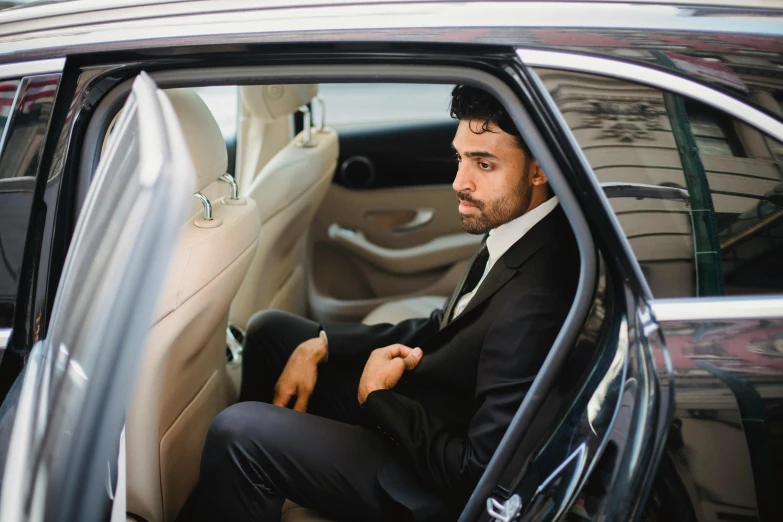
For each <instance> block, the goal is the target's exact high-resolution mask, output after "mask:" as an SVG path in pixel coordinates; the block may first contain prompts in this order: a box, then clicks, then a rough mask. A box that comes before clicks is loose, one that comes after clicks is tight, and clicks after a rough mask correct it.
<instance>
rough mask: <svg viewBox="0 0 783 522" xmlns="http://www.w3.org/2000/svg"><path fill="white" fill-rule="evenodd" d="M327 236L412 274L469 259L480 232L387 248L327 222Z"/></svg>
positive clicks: (385, 265)
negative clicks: (414, 244)
mask: <svg viewBox="0 0 783 522" xmlns="http://www.w3.org/2000/svg"><path fill="white" fill-rule="evenodd" d="M329 238H330V239H332V241H334V242H335V243H337V244H339V245H340V246H342V247H344V248H346V249H348V250H349V251H351V252H353V253H354V254H356V255H358V256H359V257H361V258H362V259H364V260H365V261H367V262H368V263H371V264H373V265H375V266H377V267H378V268H382V269H384V270H386V271H387V272H391V273H394V274H415V273H417V272H425V271H427V270H432V269H434V268H440V267H443V266H448V265H453V264H454V263H457V262H458V261H462V260H465V259H468V258H469V257H470V256H471V255H473V253H474V252H475V251H476V249H477V248H478V247H479V246H480V245H481V236H480V235H471V234H449V235H446V236H441V237H438V238H435V239H433V240H432V241H429V242H427V243H424V244H422V245H416V246H414V247H410V248H386V247H382V246H378V245H376V244H375V243H372V242H370V241H369V240H368V239H367V238H366V237H365V236H364V234H363V233H362V232H357V231H354V230H349V229H347V228H343V227H341V226H340V225H338V224H337V223H332V224H331V225H330V226H329Z"/></svg>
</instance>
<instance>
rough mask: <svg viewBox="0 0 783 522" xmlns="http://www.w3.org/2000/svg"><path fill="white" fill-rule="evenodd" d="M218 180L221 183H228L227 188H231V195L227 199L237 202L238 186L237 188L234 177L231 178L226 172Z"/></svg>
mask: <svg viewBox="0 0 783 522" xmlns="http://www.w3.org/2000/svg"><path fill="white" fill-rule="evenodd" d="M220 179H221V180H222V181H225V182H226V183H228V184H229V186H230V187H231V195H230V196H229V199H232V200H234V201H236V200H238V199H239V186H237V182H236V180H235V179H234V176H232V175H231V174H229V173H228V172H226V173H225V174H223V175H222V176H220Z"/></svg>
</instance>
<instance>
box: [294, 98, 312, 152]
mask: <svg viewBox="0 0 783 522" xmlns="http://www.w3.org/2000/svg"><path fill="white" fill-rule="evenodd" d="M299 111H300V112H301V113H302V114H303V115H304V123H303V125H302V127H303V129H302V141H298V142H297V143H296V146H297V147H314V146H315V143H313V129H312V127H313V120H312V118H313V115H312V114H310V107H308V106H307V105H302V106H301V107H299Z"/></svg>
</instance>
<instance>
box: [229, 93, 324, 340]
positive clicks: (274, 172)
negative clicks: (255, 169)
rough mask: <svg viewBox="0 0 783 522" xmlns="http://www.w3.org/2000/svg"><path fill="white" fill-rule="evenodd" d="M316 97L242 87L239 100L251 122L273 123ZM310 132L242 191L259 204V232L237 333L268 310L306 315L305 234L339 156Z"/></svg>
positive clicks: (234, 313)
mask: <svg viewBox="0 0 783 522" xmlns="http://www.w3.org/2000/svg"><path fill="white" fill-rule="evenodd" d="M316 92H317V86H315V85H262V86H252V87H241V95H240V96H241V98H242V100H243V103H244V104H245V105H246V106H247V107H248V108H249V109H250V111H251V112H252V113H253V115H254V117H255V118H260V119H263V120H266V121H273V120H274V119H279V118H287V117H288V116H289V115H291V114H293V113H295V112H296V111H297V110H299V107H300V106H302V105H304V104H307V103H308V102H309V101H310V99H311V98H312V97H313V96H314V95H315V94H316ZM306 116H307V115H306ZM307 120H308V118H307V117H306V118H305V121H307ZM310 130H311V132H310V133H309V134H310V139H309V141H308V142H306V143H305V141H306V138H305V135H306V134H307V132H306V130H305V131H302V132H301V133H299V134H298V135H297V136H296V137H294V140H293V141H291V142H290V143H289V144H288V145H286V146H285V147H283V148H282V150H280V151H279V152H278V153H277V154H275V155H274V156H273V157H272V159H271V160H269V162H268V163H267V164H266V165H265V166H264V168H263V169H261V171H260V172H259V173H258V174H257V175H256V176H255V179H254V180H253V182H252V184H251V185H250V187H249V189H248V190H247V191H246V194H247V196H248V197H250V198H253V199H255V200H256V201H257V202H258V211H259V213H260V217H261V224H262V226H261V235H260V237H259V240H258V251H257V253H256V257H255V259H253V263H252V264H251V266H250V270H248V273H247V277H246V278H245V281H244V282H243V283H242V287H241V288H240V289H239V293H238V294H237V297H236V299H234V303H233V304H232V305H231V323H232V324H235V325H237V326H239V327H241V328H245V327H246V326H247V321H248V319H249V318H250V316H251V315H253V314H254V313H255V312H257V311H259V310H263V309H266V308H276V309H280V310H286V311H289V312H292V313H297V314H304V313H305V269H304V266H305V263H304V261H305V245H306V241H305V232H306V231H307V229H308V228H309V226H310V222H311V221H312V219H313V216H314V215H315V212H316V210H318V207H319V206H320V204H321V202H322V201H323V198H324V196H326V192H327V191H328V189H329V185H330V184H331V181H332V177H333V176H334V171H335V169H336V167H337V156H338V153H339V147H338V143H337V133H336V132H334V131H333V130H331V129H327V128H325V127H322V128H320V129H316V128H313V129H310Z"/></svg>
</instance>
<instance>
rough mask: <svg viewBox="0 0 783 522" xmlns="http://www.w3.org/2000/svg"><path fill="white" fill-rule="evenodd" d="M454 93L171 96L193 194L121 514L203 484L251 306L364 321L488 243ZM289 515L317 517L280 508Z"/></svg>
mask: <svg viewBox="0 0 783 522" xmlns="http://www.w3.org/2000/svg"><path fill="white" fill-rule="evenodd" d="M452 87H453V84H427V85H424V84H414V83H410V84H392V83H388V84H384V83H334V84H322V85H317V84H263V85H241V86H239V85H233V86H218V87H192V88H190V87H188V88H171V89H167V90H165V93H166V94H167V96H168V98H169V99H170V100H171V103H172V105H173V107H174V110H175V112H176V114H177V117H178V119H179V122H180V124H181V127H182V130H183V132H184V135H185V138H186V141H187V145H188V148H189V150H190V153H191V157H192V160H193V163H194V166H195V169H196V174H197V179H198V181H197V193H196V194H194V195H193V196H194V198H193V200H192V207H191V209H190V210H191V211H190V214H189V217H188V219H187V221H186V222H185V223H183V225H182V228H181V233H180V240H179V244H178V246H177V247H176V249H175V250H176V254H175V256H174V258H173V259H172V261H171V262H170V266H169V269H168V275H167V278H166V283H165V285H164V288H163V289H162V290H161V297H160V301H159V303H158V307H157V310H156V313H155V319H154V321H153V326H152V327H151V328H150V330H149V333H148V336H147V341H146V346H145V348H144V355H143V357H142V362H141V367H140V371H139V378H138V383H137V385H136V389H135V392H134V393H133V396H132V398H131V401H130V405H129V408H128V412H127V420H126V426H125V440H126V454H127V459H126V461H127V512H128V520H136V521H147V522H162V521H172V520H174V519H175V518H176V516H177V514H178V512H179V511H180V509H181V508H182V506H183V505H184V503H185V501H186V499H187V497H188V495H189V494H190V493H191V491H192V490H193V488H194V487H195V485H196V483H197V481H198V474H199V457H200V454H201V449H202V447H203V443H204V439H205V436H206V432H207V429H208V427H209V425H210V422H211V420H212V419H213V418H214V417H215V416H216V415H217V414H218V413H219V412H220V411H221V410H223V409H224V408H226V407H227V406H229V405H230V404H232V403H233V402H235V401H236V399H237V396H238V390H239V385H240V380H241V365H242V355H241V345H242V340H243V337H244V330H245V328H246V327H247V323H248V321H249V320H250V318H251V317H252V316H253V314H254V313H256V312H258V311H260V310H264V309H281V310H285V311H289V312H292V313H296V314H300V315H303V316H307V317H310V318H312V319H314V320H318V321H323V320H329V321H335V320H336V321H363V322H365V323H367V324H374V323H383V322H387V323H397V322H399V321H401V320H404V319H408V318H413V317H426V316H428V315H429V314H430V313H431V311H432V310H434V309H435V308H437V307H441V306H443V304H444V303H445V301H446V298H447V296H448V295H450V294H451V292H452V291H453V288H454V286H455V285H456V284H457V282H458V279H459V277H460V276H461V274H462V272H463V271H464V270H465V269H466V267H467V265H468V263H469V259H470V258H471V256H472V255H473V253H474V252H475V251H476V249H477V248H478V247H479V245H480V243H481V236H475V235H470V234H468V233H466V232H463V231H462V230H461V228H460V222H459V216H458V213H457V212H456V198H455V195H454V193H453V190H452V188H451V183H452V180H453V176H454V173H455V171H456V165H455V160H454V154H453V151H452V149H451V147H450V144H451V140H452V138H453V136H454V133H455V131H456V127H457V122H456V121H455V120H453V119H451V118H450V117H449V115H448V104H449V101H450V91H451V88H452ZM400 94H404V95H402V96H400ZM391 100H394V103H393V104H392V102H391ZM232 111H233V112H232ZM114 117H115V119H116V114H115V116H114ZM107 129H108V130H107V132H106V135H107V136H108V134H109V133H110V132H111V125H108V126H107ZM103 143H104V146H105V143H106V139H104V140H103ZM232 155H234V157H231V156H232ZM583 363H584V361H583ZM583 368H584V366H583ZM577 380H578V379H577ZM556 410H557V409H555V410H552V411H556ZM282 520H283V521H285V522H294V521H297V520H311V521H314V520H326V519H324V518H321V517H320V516H319V515H318V514H317V513H315V512H313V511H312V510H309V509H305V508H302V507H299V506H296V505H294V504H293V503H291V502H290V501H289V502H287V503H286V505H285V507H284V515H283V519H282Z"/></svg>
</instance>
